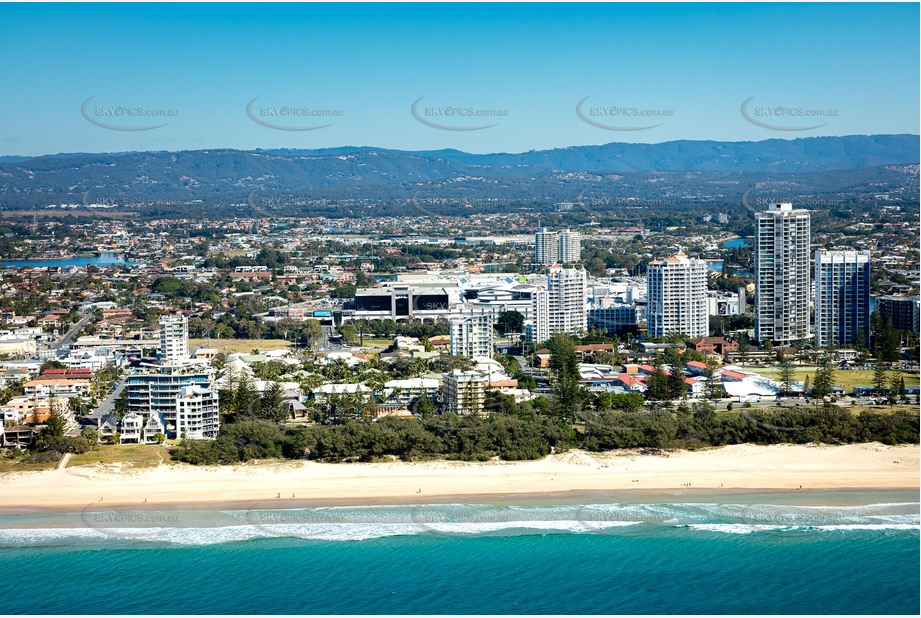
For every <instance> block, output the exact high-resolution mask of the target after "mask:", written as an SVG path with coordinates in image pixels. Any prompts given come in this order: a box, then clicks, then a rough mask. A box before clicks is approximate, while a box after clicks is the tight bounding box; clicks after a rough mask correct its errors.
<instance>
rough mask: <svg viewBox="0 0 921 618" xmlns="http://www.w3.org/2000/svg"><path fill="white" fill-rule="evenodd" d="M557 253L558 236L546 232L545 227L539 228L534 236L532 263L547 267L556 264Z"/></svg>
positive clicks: (558, 249)
mask: <svg viewBox="0 0 921 618" xmlns="http://www.w3.org/2000/svg"><path fill="white" fill-rule="evenodd" d="M559 251H560V248H559V234H557V233H556V232H548V231H547V228H545V227H542V228H539V229H538V230H537V233H536V234H535V235H534V263H535V264H546V265H547V266H549V265H551V264H556V263H557V261H558V260H559Z"/></svg>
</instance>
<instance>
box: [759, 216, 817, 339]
mask: <svg viewBox="0 0 921 618" xmlns="http://www.w3.org/2000/svg"><path fill="white" fill-rule="evenodd" d="M809 242H810V220H809V211H807V210H794V209H793V205H792V204H789V203H783V204H771V205H770V206H769V207H768V208H767V210H765V211H763V212H758V213H755V337H756V338H757V339H758V341H772V342H774V343H783V344H787V343H792V342H793V341H797V340H801V339H808V338H809V337H810V336H811V334H810V330H809V300H810V282H809V275H810V272H809V270H810V269H809V261H810V260H809V258H810V253H809Z"/></svg>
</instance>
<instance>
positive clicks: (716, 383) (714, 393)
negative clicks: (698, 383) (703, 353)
mask: <svg viewBox="0 0 921 618" xmlns="http://www.w3.org/2000/svg"><path fill="white" fill-rule="evenodd" d="M718 368H719V364H718V363H717V362H716V361H713V360H711V361H710V362H708V363H707V369H706V370H705V371H704V376H705V378H706V382H705V383H704V389H705V391H704V392H705V395H706V397H707V399H709V400H711V401H713V400H714V399H721V398H722V397H723V396H725V394H726V389H724V388H723V385H722V383H721V382H720V376H719V373H718V372H717V369H718Z"/></svg>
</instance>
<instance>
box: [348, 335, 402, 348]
mask: <svg viewBox="0 0 921 618" xmlns="http://www.w3.org/2000/svg"><path fill="white" fill-rule="evenodd" d="M355 345H358V338H357V337H356V338H355ZM391 345H393V339H376V338H374V337H368V336H365V342H364V347H366V348H389V347H390V346H391Z"/></svg>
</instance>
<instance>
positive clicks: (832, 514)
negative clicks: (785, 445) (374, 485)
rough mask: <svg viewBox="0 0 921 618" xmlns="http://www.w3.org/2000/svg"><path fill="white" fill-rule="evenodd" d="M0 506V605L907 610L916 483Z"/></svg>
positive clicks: (913, 609) (915, 538)
mask: <svg viewBox="0 0 921 618" xmlns="http://www.w3.org/2000/svg"><path fill="white" fill-rule="evenodd" d="M277 506H278V503H277V502H276V503H274V504H273V503H271V502H266V503H261V504H260V503H257V504H251V505H247V506H246V507H245V508H237V507H235V508H228V509H223V510H220V511H205V510H182V509H177V510H161V511H144V510H137V509H129V508H123V509H110V508H103V507H102V506H101V505H98V504H96V505H90V506H89V507H87V508H86V509H84V510H83V511H82V512H80V513H67V514H62V513H43V514H36V513H27V512H24V511H22V512H15V511H6V512H3V513H2V514H0V581H2V582H3V589H4V593H3V594H2V595H0V596H2V599H3V600H2V609H0V613H129V614H130V613H191V614H195V613H247V614H249V613H252V614H272V613H335V614H366V613H416V614H441V613H470V614H477V613H536V614H540V613H575V614H580V613H586V614H593V613H596V614H597V613H607V614H611V613H614V614H617V613H638V614H644V613H716V614H721V613H785V614H804V613H805V614H813V613H848V614H867V613H873V614H876V613H883V614H918V613H919V601H918V590H919V586H921V581H919V567H918V565H919V561H921V557H919V515H918V511H919V503H918V494H917V492H861V493H860V494H859V495H855V494H845V493H835V492H809V493H797V494H761V495H724V496H721V497H720V498H719V499H715V498H713V497H704V496H700V497H697V498H694V497H690V496H681V497H677V498H674V499H672V501H670V502H668V501H662V500H659V499H656V500H651V499H649V498H648V497H647V498H645V499H644V498H642V497H636V498H634V499H631V500H626V501H620V502H616V503H615V502H594V503H591V504H574V503H571V501H570V503H567V502H565V501H558V502H557V503H554V504H541V503H539V502H530V503H525V504H518V505H503V504H491V505H489V504H445V505H416V506H413V505H409V506H370V507H336V508H298V509H279V508H277Z"/></svg>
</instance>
